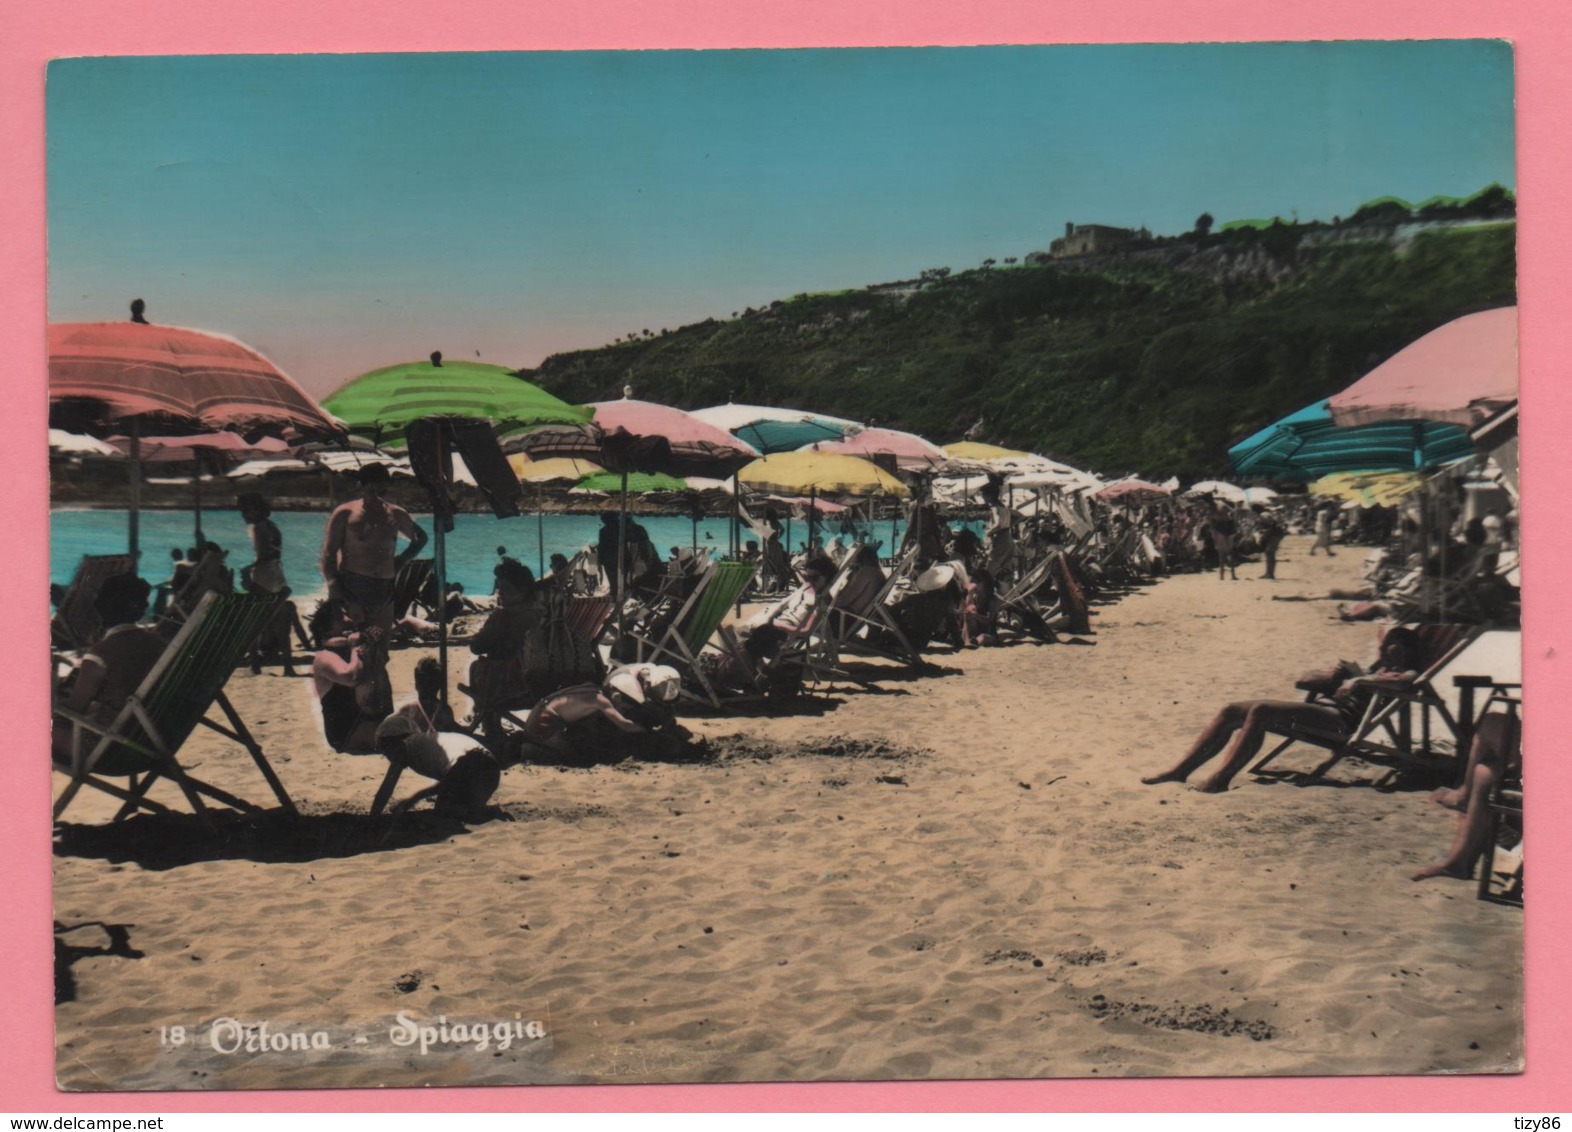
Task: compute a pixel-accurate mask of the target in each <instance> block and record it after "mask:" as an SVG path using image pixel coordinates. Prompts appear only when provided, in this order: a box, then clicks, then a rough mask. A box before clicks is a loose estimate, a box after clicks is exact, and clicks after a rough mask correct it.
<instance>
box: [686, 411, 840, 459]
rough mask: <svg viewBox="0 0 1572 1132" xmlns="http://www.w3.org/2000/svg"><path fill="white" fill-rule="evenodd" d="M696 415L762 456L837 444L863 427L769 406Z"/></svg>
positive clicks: (820, 415)
mask: <svg viewBox="0 0 1572 1132" xmlns="http://www.w3.org/2000/svg"><path fill="white" fill-rule="evenodd" d="M693 415H694V416H695V417H697V418H699V420H701V421H704V422H705V423H706V424H710V425H713V426H715V427H716V428H719V429H724V430H725V431H727V432H729V433H731V434H732V435H733V436H736V437H738V438H739V439H741V440H744V441H746V442H747V443H748V444H749V445H750V446H751V447H752V448H754V449H755V450H756V451H757V452H759V453H760V454H763V455H769V454H771V453H775V452H795V451H796V450H797V449H799V448H806V447H807V446H808V445H810V444H816V443H819V442H821V441H837V440H840V439H842V438H843V437H845V436H848V435H850V434H852V433H854V432H856V431H858V430H859V429H862V428H863V427H864V426H863V425H862V424H861V423H860V422H858V421H853V420H847V419H846V418H845V417H832V416H830V415H829V414H827V413H814V412H810V411H808V410H806V409H778V408H772V407H770V406H768V405H730V404H728V405H713V406H711V407H710V408H708V409H695V410H693Z"/></svg>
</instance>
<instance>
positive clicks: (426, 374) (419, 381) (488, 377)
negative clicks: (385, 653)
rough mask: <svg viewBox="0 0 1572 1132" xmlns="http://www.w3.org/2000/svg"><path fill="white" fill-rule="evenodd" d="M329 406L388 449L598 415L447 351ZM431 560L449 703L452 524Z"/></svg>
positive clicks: (357, 386)
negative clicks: (449, 431)
mask: <svg viewBox="0 0 1572 1132" xmlns="http://www.w3.org/2000/svg"><path fill="white" fill-rule="evenodd" d="M323 407H324V408H327V409H328V411H329V412H331V413H333V414H334V415H336V416H337V417H339V418H340V419H341V420H342V421H343V422H344V424H345V426H346V427H347V428H349V429H350V431H352V432H355V433H357V434H359V435H361V436H364V437H367V438H369V439H370V440H372V441H373V442H375V443H376V444H378V445H382V446H384V447H387V446H392V447H397V446H401V445H406V444H407V434H408V430H409V429H410V427H411V426H413V425H415V424H416V422H421V421H426V422H438V423H440V422H448V421H484V422H486V423H487V424H489V425H490V426H491V427H492V428H493V429H496V428H499V427H500V428H506V429H514V430H517V429H525V428H532V427H536V426H545V425H568V426H582V425H585V424H587V423H588V422H589V421H590V420H591V419H592V418H593V416H594V414H593V412H592V411H591V410H589V409H585V408H582V407H580V406H576V405H569V404H568V403H567V402H566V401H563V400H561V399H560V398H557V397H553V396H552V395H551V394H550V393H547V392H546V391H545V390H544V389H541V388H540V387H539V386H538V385H532V384H531V383H530V382H527V381H525V380H524V379H523V378H521V377H517V376H515V374H514V373H513V371H511V370H509V369H507V368H505V367H503V366H495V365H487V364H485V363H482V362H466V361H454V362H444V361H443V359H442V354H441V352H440V351H437V352H434V353H432V354H431V356H430V358H429V359H428V360H427V361H420V362H403V363H400V364H398V365H392V366H386V367H384V368H382V369H377V370H372V371H371V372H370V373H366V374H362V375H361V376H359V377H357V378H354V379H353V380H351V381H348V382H345V383H344V384H343V385H341V386H340V387H339V388H338V389H336V390H334V391H333V393H331V394H330V395H329V396H328V397H327V398H326V400H324V401H323ZM436 443H437V446H438V455H439V459H438V465H439V466H442V465H443V464H445V463H446V460H445V459H443V458H442V457H447V456H448V455H449V453H448V452H447V451H446V445H447V439H446V437H445V434H444V433H443V432H442V431H441V430H438V431H437V440H436ZM455 471H456V469H455ZM434 518H435V521H434V522H433V524H432V525H433V526H434V527H435V528H436V531H435V534H436V538H435V543H436V545H435V549H434V553H433V555H432V558H433V562H432V567H433V572H434V573H435V574H436V582H437V594H438V595H439V600H438V602H437V657H438V662H439V663H440V664H441V665H442V675H443V681H442V695H443V698H444V699H446V698H447V671H448V621H447V603H446V602H445V601H443V600H440V598H441V595H444V594H446V593H447V542H446V534H447V532H446V529H445V527H446V524H445V523H444V522H443V521H442V519H441V518H440V517H434Z"/></svg>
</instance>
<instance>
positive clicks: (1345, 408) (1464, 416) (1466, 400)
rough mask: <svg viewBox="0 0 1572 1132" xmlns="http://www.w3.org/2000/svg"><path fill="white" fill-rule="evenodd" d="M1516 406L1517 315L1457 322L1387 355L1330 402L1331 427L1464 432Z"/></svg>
mask: <svg viewBox="0 0 1572 1132" xmlns="http://www.w3.org/2000/svg"><path fill="white" fill-rule="evenodd" d="M1516 400H1517V308H1516V307H1500V308H1498V309H1496V310H1489V311H1481V312H1480V313H1478V314H1469V315H1464V316H1463V317H1462V318H1457V319H1453V320H1452V321H1451V322H1448V323H1446V324H1445V325H1443V326H1440V327H1438V328H1436V329H1435V330H1432V331H1431V332H1430V333H1429V334H1426V335H1425V336H1424V337H1423V338H1420V339H1418V340H1416V341H1415V342H1413V343H1411V344H1410V345H1407V346H1405V347H1403V348H1402V349H1401V350H1399V351H1398V352H1397V353H1395V354H1393V355H1392V356H1391V357H1390V358H1388V359H1387V360H1386V361H1384V362H1382V363H1381V364H1380V365H1378V366H1377V367H1376V368H1375V369H1373V370H1371V371H1370V372H1369V373H1367V374H1366V375H1365V376H1364V377H1362V378H1360V379H1359V380H1358V381H1356V382H1354V384H1352V385H1350V386H1349V387H1348V388H1347V389H1345V390H1343V391H1342V392H1341V393H1339V394H1338V395H1337V396H1336V397H1333V398H1332V399H1331V402H1330V408H1331V412H1332V423H1333V424H1337V425H1364V424H1375V423H1377V422H1380V421H1393V420H1426V421H1447V422H1450V423H1452V424H1457V425H1462V426H1463V427H1464V428H1472V427H1473V426H1474V425H1477V424H1480V423H1482V422H1483V421H1484V420H1485V419H1486V418H1487V417H1490V416H1491V415H1493V414H1494V413H1496V412H1497V411H1499V410H1500V409H1503V408H1505V407H1506V406H1507V405H1510V404H1511V403H1512V402H1514V401H1516Z"/></svg>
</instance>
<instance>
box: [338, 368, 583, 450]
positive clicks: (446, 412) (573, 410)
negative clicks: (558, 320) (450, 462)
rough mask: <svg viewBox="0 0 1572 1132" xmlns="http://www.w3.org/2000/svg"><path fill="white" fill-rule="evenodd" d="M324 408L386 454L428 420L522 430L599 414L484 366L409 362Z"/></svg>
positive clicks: (366, 378)
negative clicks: (417, 424)
mask: <svg viewBox="0 0 1572 1132" xmlns="http://www.w3.org/2000/svg"><path fill="white" fill-rule="evenodd" d="M322 407H323V408H324V409H326V410H327V411H328V412H330V413H332V414H333V415H334V416H335V417H337V418H338V419H339V420H341V421H343V422H344V424H345V425H346V426H348V428H349V430H350V431H351V432H356V433H359V434H360V435H362V436H367V437H370V438H371V439H372V440H374V441H376V443H377V444H378V445H379V446H380V447H383V448H389V447H393V448H396V447H400V446H402V444H403V443H404V429H405V428H406V427H407V426H408V425H409V423H410V422H411V421H417V420H421V419H423V418H426V417H462V418H465V419H469V420H486V421H491V422H492V424H494V425H500V426H506V427H518V426H520V425H537V424H585V423H587V422H588V421H590V420H591V419H592V418H593V417H594V415H595V414H594V410H592V409H585V408H580V407H578V406H576V405H570V404H568V403H567V402H566V401H562V400H559V399H558V398H556V397H553V396H552V395H551V394H550V393H547V392H546V391H545V390H544V389H542V388H540V386H538V385H531V384H530V383H529V382H527V381H525V380H524V379H523V378H519V377H514V376H513V373H512V371H511V370H508V369H506V368H504V367H502V366H493V365H486V364H485V363H483V362H455V361H444V362H441V364H436V363H434V362H431V361H425V362H405V363H403V364H401V365H396V366H388V367H387V368H386V369H379V370H373V371H372V372H370V373H368V374H364V375H362V376H360V377H357V378H355V379H354V380H353V381H350V382H348V383H347V384H345V385H342V386H340V387H339V388H338V389H337V390H335V391H334V392H333V393H332V394H331V395H329V396H328V398H327V399H326V400H324V401H323V402H322Z"/></svg>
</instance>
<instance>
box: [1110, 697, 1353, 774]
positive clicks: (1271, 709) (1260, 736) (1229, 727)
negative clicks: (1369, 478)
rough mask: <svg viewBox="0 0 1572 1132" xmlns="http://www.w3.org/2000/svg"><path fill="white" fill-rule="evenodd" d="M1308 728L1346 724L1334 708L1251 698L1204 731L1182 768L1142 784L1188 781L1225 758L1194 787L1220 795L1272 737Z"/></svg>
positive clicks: (1220, 714) (1225, 711)
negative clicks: (1212, 762)
mask: <svg viewBox="0 0 1572 1132" xmlns="http://www.w3.org/2000/svg"><path fill="white" fill-rule="evenodd" d="M1305 725H1308V726H1313V727H1315V728H1317V729H1318V730H1322V731H1325V730H1329V729H1337V730H1341V729H1342V727H1343V721H1342V717H1341V716H1340V715H1338V714H1337V712H1336V711H1335V710H1333V709H1332V708H1330V707H1326V706H1325V705H1323V704H1306V703H1299V702H1296V701H1293V700H1246V701H1243V702H1240V703H1234V704H1229V705H1228V706H1227V707H1225V708H1223V710H1222V711H1220V712H1218V713H1217V715H1216V717H1214V718H1213V720H1212V722H1211V723H1209V724H1208V725H1207V727H1206V730H1204V731H1202V732H1201V735H1200V738H1198V739H1196V741H1195V745H1194V746H1192V747H1191V748H1190V750H1189V751H1188V752H1187V753H1186V754H1185V756H1184V758H1182V759H1180V760H1179V763H1178V765H1176V766H1175V767H1174V768H1173V769H1172V770H1167V771H1164V772H1163V773H1162V774H1154V775H1152V776H1151V777H1150V778H1143V779H1141V781H1142V782H1144V783H1146V784H1147V785H1148V786H1150V785H1153V784H1155V783H1159V782H1183V781H1184V780H1185V779H1186V778H1188V777H1189V776H1190V774H1191V773H1192V772H1193V771H1195V770H1198V769H1199V768H1200V767H1201V766H1202V764H1204V763H1206V762H1208V761H1210V760H1211V759H1212V758H1213V757H1215V756H1216V755H1218V754H1222V755H1223V756H1224V757H1223V762H1222V765H1221V766H1219V767H1218V768H1217V770H1215V771H1213V772H1212V774H1211V775H1210V776H1209V777H1207V778H1205V779H1203V780H1202V781H1201V782H1198V783H1196V785H1195V789H1196V790H1198V791H1200V792H1201V793H1203V794H1218V793H1221V792H1222V791H1224V790H1227V789H1228V784H1229V783H1230V782H1232V781H1233V778H1234V775H1236V774H1238V773H1239V772H1240V771H1241V770H1243V769H1244V768H1245V766H1246V765H1247V764H1248V763H1249V762H1250V760H1251V759H1253V758H1254V757H1255V756H1256V753H1257V752H1259V751H1260V749H1261V744H1262V742H1263V741H1264V740H1265V739H1266V736H1267V735H1268V734H1271V733H1273V732H1281V731H1283V730H1284V729H1286V728H1291V727H1295V726H1305Z"/></svg>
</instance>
